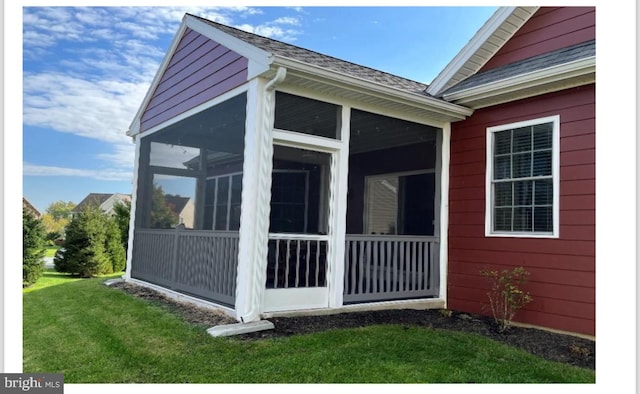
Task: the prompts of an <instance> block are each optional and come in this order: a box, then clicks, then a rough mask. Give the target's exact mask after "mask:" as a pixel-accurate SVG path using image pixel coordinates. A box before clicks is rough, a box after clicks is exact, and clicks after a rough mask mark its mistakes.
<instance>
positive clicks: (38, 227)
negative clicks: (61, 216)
mask: <svg viewBox="0 0 640 394" xmlns="http://www.w3.org/2000/svg"><path fill="white" fill-rule="evenodd" d="M46 236H47V231H46V230H45V228H44V225H43V224H42V222H41V221H40V220H38V219H36V217H35V216H34V215H33V213H31V211H29V210H27V209H24V208H23V209H22V239H23V243H22V256H23V257H22V286H23V287H26V286H31V285H32V284H34V283H36V282H37V281H38V279H40V277H41V276H42V272H43V271H44V249H45V243H46Z"/></svg>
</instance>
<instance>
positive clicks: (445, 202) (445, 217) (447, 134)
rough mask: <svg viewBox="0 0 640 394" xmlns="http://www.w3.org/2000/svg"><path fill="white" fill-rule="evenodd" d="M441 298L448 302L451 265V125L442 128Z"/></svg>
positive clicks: (447, 124)
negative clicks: (449, 266) (448, 277)
mask: <svg viewBox="0 0 640 394" xmlns="http://www.w3.org/2000/svg"><path fill="white" fill-rule="evenodd" d="M439 148H440V152H441V154H440V157H441V161H440V163H441V164H440V292H439V295H440V298H442V299H443V300H444V301H445V306H446V302H447V267H448V265H449V239H448V234H449V161H450V155H451V123H446V124H445V125H443V126H442V143H441V145H440V147H439Z"/></svg>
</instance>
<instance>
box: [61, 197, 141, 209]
mask: <svg viewBox="0 0 640 394" xmlns="http://www.w3.org/2000/svg"><path fill="white" fill-rule="evenodd" d="M114 194H119V195H120V196H122V197H123V198H124V199H125V200H126V199H128V200H129V201H131V196H130V195H128V194H120V193H89V195H88V196H87V197H85V198H84V199H83V200H82V201H80V203H79V204H78V205H76V207H75V208H74V209H73V211H74V212H80V211H82V210H83V209H85V208H88V207H90V206H95V207H100V206H101V205H102V204H104V202H105V201H107V200H108V199H109V198H110V197H111V196H113V195H114Z"/></svg>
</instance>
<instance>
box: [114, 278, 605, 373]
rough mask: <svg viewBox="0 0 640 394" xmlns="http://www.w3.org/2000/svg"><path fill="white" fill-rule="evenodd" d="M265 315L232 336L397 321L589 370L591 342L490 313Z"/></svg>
mask: <svg viewBox="0 0 640 394" xmlns="http://www.w3.org/2000/svg"><path fill="white" fill-rule="evenodd" d="M111 287H114V288H118V289H121V290H123V291H125V292H127V293H129V294H132V295H134V296H136V297H140V298H143V299H146V300H149V301H152V302H154V303H156V304H159V305H161V306H162V307H165V308H168V309H169V310H170V311H172V312H174V313H177V314H178V315H180V316H181V317H182V318H183V319H184V320H185V321H187V322H189V323H191V324H197V325H206V326H207V327H211V326H215V325H221V324H232V323H236V321H235V320H234V319H233V318H230V317H229V316H227V315H225V314H224V313H222V312H217V311H214V310H211V309H206V308H200V307H197V306H195V305H193V304H190V303H183V302H177V301H175V300H172V299H171V298H168V297H166V296H164V295H163V294H161V293H159V292H156V291H154V290H151V289H148V288H146V287H143V286H138V285H135V284H132V283H125V282H121V283H115V284H113V285H111ZM268 320H269V321H271V322H272V323H273V324H274V325H275V329H274V330H267V331H259V332H254V333H250V334H244V335H240V336H238V337H239V338H242V339H246V340H258V339H265V338H275V337H286V336H291V335H298V334H308V333H313V332H318V331H324V330H330V329H336V328H356V327H364V326H369V325H373V324H401V325H405V326H420V327H428V328H435V329H445V330H453V331H462V332H467V333H474V334H478V335H483V336H485V337H488V338H491V339H493V340H496V341H499V342H503V343H505V344H508V345H510V346H515V347H518V348H521V349H523V350H525V351H527V352H529V353H532V354H535V355H537V356H540V357H543V358H545V359H547V360H551V361H558V362H562V363H566V364H571V365H575V366H578V367H582V368H589V369H593V370H595V354H596V349H595V345H596V344H595V341H591V340H589V339H583V338H579V337H574V336H571V335H563V334H557V333H552V332H549V331H545V330H539V329H535V328H522V327H511V328H510V329H509V330H508V331H507V332H506V333H499V332H498V331H497V329H496V325H495V322H494V321H493V318H491V317H487V316H480V315H474V314H470V313H459V312H455V311H443V310H438V309H432V310H413V309H400V310H386V311H367V312H350V313H341V314H335V315H322V316H297V317H274V318H270V319H268Z"/></svg>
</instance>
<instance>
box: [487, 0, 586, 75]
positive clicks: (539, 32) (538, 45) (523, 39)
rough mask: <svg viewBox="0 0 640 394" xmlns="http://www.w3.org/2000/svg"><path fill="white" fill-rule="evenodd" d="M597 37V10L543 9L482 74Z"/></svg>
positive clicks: (572, 8)
mask: <svg viewBox="0 0 640 394" xmlns="http://www.w3.org/2000/svg"><path fill="white" fill-rule="evenodd" d="M595 38H596V11H595V8H594V7H542V8H540V9H539V10H538V12H536V13H535V14H534V15H533V16H532V17H531V18H530V19H529V20H528V21H527V22H526V23H525V24H524V26H522V27H521V28H520V29H519V30H518V31H517V32H516V34H514V35H513V37H511V39H509V41H508V42H507V43H506V44H505V45H504V46H503V47H502V48H500V50H499V51H498V53H496V54H495V55H494V56H493V57H492V58H491V60H489V61H488V62H487V63H486V64H485V65H484V66H483V67H482V69H481V72H484V71H487V70H491V69H493V68H497V67H500V66H504V65H507V64H509V63H513V62H516V61H519V60H523V59H526V58H529V57H532V56H536V55H541V54H543V53H546V52H551V51H554V50H556V49H560V48H565V47H568V46H571V45H574V44H579V43H581V42H585V41H590V40H593V39H595Z"/></svg>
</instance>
